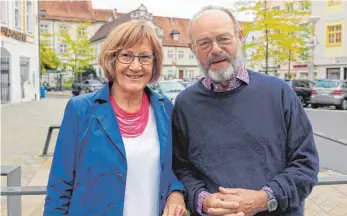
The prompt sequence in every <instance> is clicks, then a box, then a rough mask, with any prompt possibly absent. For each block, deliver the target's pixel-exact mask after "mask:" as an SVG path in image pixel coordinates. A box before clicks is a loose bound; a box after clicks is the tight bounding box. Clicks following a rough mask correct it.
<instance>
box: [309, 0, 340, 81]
mask: <svg viewBox="0 0 347 216" xmlns="http://www.w3.org/2000/svg"><path fill="white" fill-rule="evenodd" d="M312 15H313V16H317V17H319V18H320V19H319V21H318V22H317V24H316V36H317V46H316V47H315V53H314V55H315V59H314V63H315V65H316V66H317V69H318V74H317V78H328V79H340V80H346V79H347V28H346V27H347V1H343V0H327V1H312Z"/></svg>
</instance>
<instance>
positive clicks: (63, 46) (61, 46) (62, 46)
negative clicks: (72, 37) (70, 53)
mask: <svg viewBox="0 0 347 216" xmlns="http://www.w3.org/2000/svg"><path fill="white" fill-rule="evenodd" d="M67 49H68V46H67V44H59V52H60V53H66V52H67Z"/></svg>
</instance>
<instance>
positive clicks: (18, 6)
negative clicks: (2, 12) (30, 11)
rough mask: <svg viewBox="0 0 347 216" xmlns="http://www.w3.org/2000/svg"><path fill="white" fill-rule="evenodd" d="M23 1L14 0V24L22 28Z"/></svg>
mask: <svg viewBox="0 0 347 216" xmlns="http://www.w3.org/2000/svg"><path fill="white" fill-rule="evenodd" d="M22 20H23V18H22V1H20V0H16V1H15V2H14V26H15V27H16V28H17V29H20V30H22Z"/></svg>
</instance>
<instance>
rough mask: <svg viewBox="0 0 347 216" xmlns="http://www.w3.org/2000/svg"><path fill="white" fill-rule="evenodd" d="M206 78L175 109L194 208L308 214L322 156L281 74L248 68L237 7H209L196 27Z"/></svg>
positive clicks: (177, 166) (195, 46)
mask: <svg viewBox="0 0 347 216" xmlns="http://www.w3.org/2000/svg"><path fill="white" fill-rule="evenodd" d="M189 39H190V44H189V45H190V49H191V50H192V52H193V53H194V54H195V56H196V58H197V60H198V63H199V65H200V67H201V69H202V72H203V73H204V75H205V77H204V78H202V79H200V80H199V81H198V82H197V83H195V84H194V85H193V86H191V87H190V88H187V89H185V90H183V91H182V92H181V93H180V94H179V95H178V97H177V98H176V101H175V107H174V110H173V114H172V125H173V126H172V127H173V134H172V136H173V151H174V157H173V169H174V171H175V173H176V174H177V177H178V178H179V180H181V181H182V183H183V184H184V186H185V188H186V190H187V194H188V204H189V210H190V211H191V212H192V214H193V215H204V214H208V215H236V214H237V215H247V216H248V215H259V216H264V215H269V216H270V215H281V216H289V215H295V216H302V215H303V211H304V206H303V202H304V200H305V198H306V197H308V195H309V194H310V192H311V191H312V188H313V187H314V185H315V184H316V183H317V174H318V170H319V160H318V155H317V150H316V147H315V142H314V138H313V132H312V127H311V124H310V121H309V120H308V117H307V116H306V113H305V111H304V109H303V107H302V105H301V103H300V101H299V100H298V98H297V97H296V95H295V94H294V93H293V91H292V89H291V88H290V87H289V86H288V85H287V84H286V83H285V82H284V81H282V80H280V79H278V78H275V77H271V76H267V75H263V74H260V73H256V72H254V71H251V70H247V69H246V62H245V60H244V58H243V55H242V48H241V45H242V39H243V35H242V32H241V30H240V26H239V24H238V22H237V21H236V19H235V17H234V16H233V14H232V13H231V12H230V11H229V10H227V9H225V8H222V7H213V6H209V7H206V8H204V9H202V10H201V11H199V12H198V13H197V15H195V16H194V17H193V18H192V19H191V21H190V26H189Z"/></svg>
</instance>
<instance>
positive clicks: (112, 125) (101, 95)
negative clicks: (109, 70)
mask: <svg viewBox="0 0 347 216" xmlns="http://www.w3.org/2000/svg"><path fill="white" fill-rule="evenodd" d="M111 86H112V83H108V84H106V85H104V87H103V88H102V89H101V90H100V91H99V92H98V94H97V95H96V98H95V101H94V109H93V112H94V115H95V117H96V118H97V119H98V121H99V122H100V124H101V126H102V128H103V129H104V130H105V132H106V134H107V135H108V137H109V138H110V140H111V142H112V143H113V144H114V145H115V146H116V148H117V149H118V150H119V152H120V154H121V155H122V157H123V158H124V159H126V154H125V148H124V143H123V139H122V136H121V134H120V131H119V126H118V122H117V119H116V116H115V114H114V111H113V108H112V105H111V103H110V98H109V97H110V88H111Z"/></svg>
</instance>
